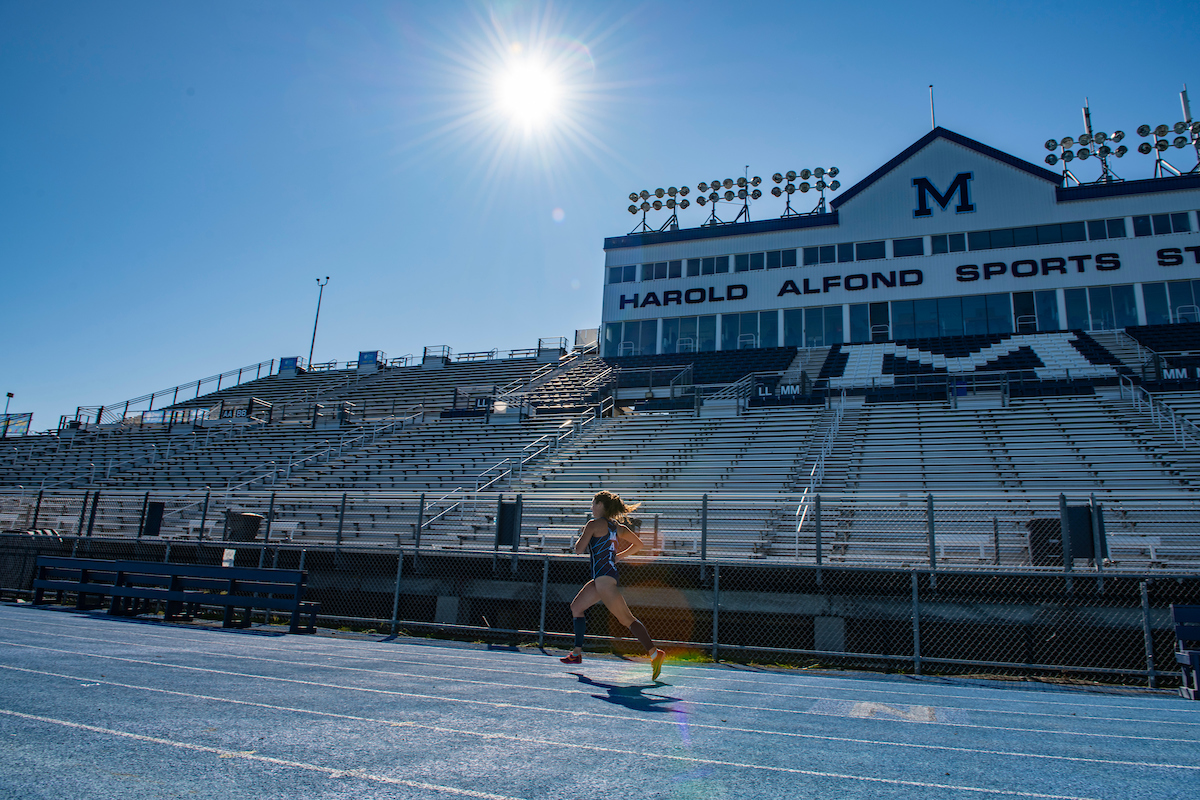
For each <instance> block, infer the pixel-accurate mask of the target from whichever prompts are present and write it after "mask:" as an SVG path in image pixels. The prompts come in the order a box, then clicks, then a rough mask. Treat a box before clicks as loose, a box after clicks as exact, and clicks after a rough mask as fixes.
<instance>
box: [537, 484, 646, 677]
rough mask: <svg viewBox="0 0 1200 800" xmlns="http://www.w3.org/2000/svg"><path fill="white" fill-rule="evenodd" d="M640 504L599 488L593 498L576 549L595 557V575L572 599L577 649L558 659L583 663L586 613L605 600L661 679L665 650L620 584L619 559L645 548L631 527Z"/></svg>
mask: <svg viewBox="0 0 1200 800" xmlns="http://www.w3.org/2000/svg"><path fill="white" fill-rule="evenodd" d="M638 505H639V504H637V503H635V504H633V505H625V503H624V502H622V500H621V498H620V496H618V495H616V494H614V493H613V492H608V491H601V492H596V496H595V497H593V498H592V517H593V519H592V520H591V521H589V522H588V524H587V525H584V526H583V530H582V531H580V533H579V539H578V540H577V541H576V542H575V552H576V553H578V554H579V555H583V554H584V552H587V553H588V554H589V555H590V556H591V558H592V579H591V580H590V581H588V582H587V584H585V585H584V587H583V588H582V589H580V590H579V594H577V595H575V599H574V600H572V601H571V618H572V622H573V623H574V625H575V649H574V650H573V651H572V652H571V654H570V655H569V656H566V657H564V658H561V659H559V660H560V661H562V662H563V663H564V664H581V663H583V639H584V631H585V630H586V626H587V620H586V618H585V617H584V614H585V613H586V612H587V610H588V609H589V608H591V607H592V606H594V605H595V604H596V602H597V601H599V602H602V603H604V605H605V606H607V608H608V610H609V611H610V612H612V615H613V616H614V617H616V618H617V622H620V623H621V624H622V625H624V626H625V627H627V628H629V630H630V631H631V632H632V633H633V635H634V636H636V637H637V640H638V641H639V642H641V643H642V647H645V648H646V654H647V655H649V656H650V664H651V666H652V667H653V670H654V673H653V680H658V674H659V673H660V672H661V671H662V663H663V659H664V658H665V657H666V655H667V654H666V653H665V652H663V651H662V650H661V649H659V648H658V647H655V645H654V641H653V640H652V639H651V638H650V632H649V631H647V630H646V626H645V625H643V624H642V623H641V621H640V620H638V619H637V618H636V617H634V616H633V613H632V612H631V611H630V610H629V606H628V605H626V604H625V598H624V597H622V596H621V590H620V589H619V588H617V578H618V575H617V561H619V560H620V559H622V558H625V557H626V556H631V555H634V554H635V553H637V552H638V551H639V550H641V549H642V540H641V539H639V538H638V537H637V534H635V533H634V532H633V531H632V530H631V529H630V527H629V516H628V515H629V512H630V511H633V510H634V509H635V508H637V507H638Z"/></svg>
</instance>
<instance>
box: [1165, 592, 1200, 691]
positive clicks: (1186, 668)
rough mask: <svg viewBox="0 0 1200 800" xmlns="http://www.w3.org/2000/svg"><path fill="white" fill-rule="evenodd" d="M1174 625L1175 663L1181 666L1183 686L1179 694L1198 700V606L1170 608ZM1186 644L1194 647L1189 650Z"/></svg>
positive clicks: (1199, 629) (1199, 628) (1199, 619)
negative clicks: (1189, 643)
mask: <svg viewBox="0 0 1200 800" xmlns="http://www.w3.org/2000/svg"><path fill="white" fill-rule="evenodd" d="M1171 621H1172V622H1174V624H1175V661H1177V662H1178V663H1179V664H1180V665H1181V669H1180V672H1181V673H1182V677H1183V685H1182V686H1180V687H1179V694H1180V695H1182V696H1183V697H1186V698H1187V699H1188V700H1198V699H1200V684H1198V683H1197V681H1198V677H1197V676H1200V606H1176V605H1172V606H1171ZM1188 642H1191V643H1192V644H1193V645H1194V647H1192V648H1189V647H1188V646H1187V644H1188Z"/></svg>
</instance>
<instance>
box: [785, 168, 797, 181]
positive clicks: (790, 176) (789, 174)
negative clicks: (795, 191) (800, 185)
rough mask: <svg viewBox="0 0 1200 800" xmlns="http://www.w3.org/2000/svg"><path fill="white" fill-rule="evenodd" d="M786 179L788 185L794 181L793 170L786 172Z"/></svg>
mask: <svg viewBox="0 0 1200 800" xmlns="http://www.w3.org/2000/svg"><path fill="white" fill-rule="evenodd" d="M787 179H788V183H791V182H792V181H794V180H796V173H795V172H794V171H793V170H788V174H787Z"/></svg>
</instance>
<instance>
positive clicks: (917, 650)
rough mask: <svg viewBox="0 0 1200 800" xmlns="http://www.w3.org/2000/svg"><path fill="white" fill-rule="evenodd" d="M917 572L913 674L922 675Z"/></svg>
mask: <svg viewBox="0 0 1200 800" xmlns="http://www.w3.org/2000/svg"><path fill="white" fill-rule="evenodd" d="M917 584H918V582H917V572H916V570H913V572H912V619H913V674H914V675H920V674H921V606H920V603H919V601H918V599H917Z"/></svg>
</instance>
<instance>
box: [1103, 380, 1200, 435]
mask: <svg viewBox="0 0 1200 800" xmlns="http://www.w3.org/2000/svg"><path fill="white" fill-rule="evenodd" d="M1118 386H1119V387H1120V393H1121V398H1122V399H1128V400H1129V402H1130V404H1131V405H1132V406H1133V410H1134V411H1135V412H1138V413H1141V414H1145V415H1147V416H1149V417H1150V421H1151V422H1152V423H1154V425H1155V426H1156V427H1157V428H1158V429H1159V430H1169V431H1170V432H1171V440H1172V441H1174V442H1175V443H1176V444H1178V445H1179V446H1180V447H1182V448H1183V449H1184V450H1189V449H1191V448H1197V447H1200V427H1197V426H1196V424H1195V423H1193V422H1192V421H1191V420H1189V419H1187V418H1186V417H1185V416H1183V415H1182V414H1180V413H1179V412H1177V411H1175V410H1174V409H1172V408H1171V407H1170V406H1168V405H1167V404H1166V403H1164V402H1163V401H1162V400H1160V399H1158V398H1157V397H1155V396H1154V395H1152V394H1150V392H1148V391H1146V390H1145V389H1144V388H1142V387H1141V386H1138V385H1136V384H1135V383H1134V382H1133V381H1132V380H1131V379H1129V378H1128V377H1125V376H1121V380H1120V382H1119V384H1118Z"/></svg>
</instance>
